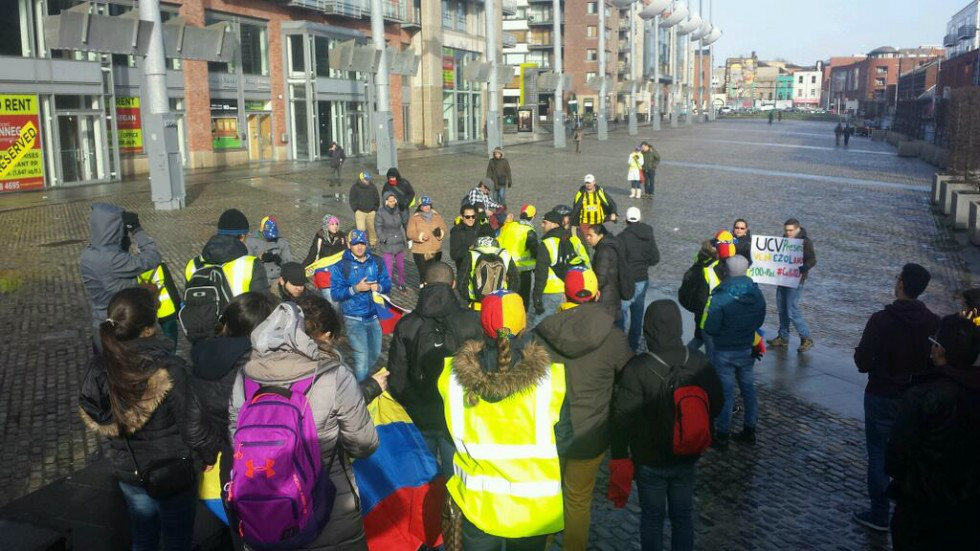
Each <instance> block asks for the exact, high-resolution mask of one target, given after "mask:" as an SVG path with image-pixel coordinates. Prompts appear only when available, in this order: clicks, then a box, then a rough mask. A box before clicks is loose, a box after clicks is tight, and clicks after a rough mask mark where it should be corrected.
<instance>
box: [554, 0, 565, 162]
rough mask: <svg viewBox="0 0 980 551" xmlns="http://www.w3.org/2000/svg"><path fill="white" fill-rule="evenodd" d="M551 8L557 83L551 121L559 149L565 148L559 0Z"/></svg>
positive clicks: (555, 0) (556, 146) (563, 76)
mask: <svg viewBox="0 0 980 551" xmlns="http://www.w3.org/2000/svg"><path fill="white" fill-rule="evenodd" d="M551 8H552V12H553V13H552V18H553V21H552V31H551V34H552V38H551V40H552V41H553V45H552V49H553V51H554V57H555V62H554V71H555V76H556V77H558V82H557V83H556V84H555V96H554V98H555V99H554V102H553V103H552V105H553V109H552V114H551V119H552V124H553V125H554V130H553V134H554V140H555V148H556V149H560V148H564V147H565V120H564V116H565V109H564V108H563V107H562V103H563V100H564V97H563V96H564V93H565V82H564V78H565V75H564V74H563V73H562V63H561V54H562V52H561V19H562V17H561V0H551Z"/></svg>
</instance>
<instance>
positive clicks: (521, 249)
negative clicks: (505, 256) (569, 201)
mask: <svg viewBox="0 0 980 551" xmlns="http://www.w3.org/2000/svg"><path fill="white" fill-rule="evenodd" d="M536 212H537V211H536V209H535V208H534V205H529V204H525V205H524V206H523V207H521V214H520V218H519V219H518V220H513V219H512V217H511V216H510V215H508V216H507V222H506V223H504V225H503V226H501V227H500V234H499V235H497V242H498V243H500V246H501V247H503V248H504V249H507V252H509V253H510V257H511V258H512V259H514V264H515V265H516V266H517V271H518V273H519V274H520V279H521V282H520V287H519V288H518V290H517V292H518V293H519V294H520V295H521V299H523V300H524V305H525V306H527V307H530V306H531V276H532V275H533V274H534V267H535V265H536V263H537V256H538V234H537V233H535V232H534V226H533V225H532V224H531V221H532V220H534V214H535V213H536Z"/></svg>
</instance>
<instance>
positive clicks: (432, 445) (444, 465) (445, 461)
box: [422, 430, 456, 480]
mask: <svg viewBox="0 0 980 551" xmlns="http://www.w3.org/2000/svg"><path fill="white" fill-rule="evenodd" d="M422 439H423V440H425V444H426V445H427V446H429V451H431V452H432V456H433V457H435V458H436V463H437V464H438V465H439V474H441V475H442V476H444V477H446V480H449V477H451V476H453V456H454V455H456V444H454V443H453V440H452V438H450V437H449V435H448V434H446V433H445V432H443V431H431V430H426V431H422Z"/></svg>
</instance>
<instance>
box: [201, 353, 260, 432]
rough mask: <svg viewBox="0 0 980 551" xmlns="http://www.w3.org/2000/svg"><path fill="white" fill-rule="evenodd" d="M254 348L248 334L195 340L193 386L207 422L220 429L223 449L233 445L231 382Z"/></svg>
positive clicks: (217, 429)
mask: <svg viewBox="0 0 980 551" xmlns="http://www.w3.org/2000/svg"><path fill="white" fill-rule="evenodd" d="M251 349H252V344H251V342H250V341H249V338H248V337H211V338H207V339H201V340H199V341H197V342H195V343H194V345H193V347H192V348H191V378H190V385H191V390H193V391H194V394H195V395H196V396H197V398H198V400H200V402H201V407H202V408H204V412H205V413H206V414H207V418H208V422H209V423H211V426H213V427H215V430H216V431H218V432H219V434H220V437H221V442H222V448H223V449H230V444H229V441H228V430H227V427H228V401H229V400H231V386H232V385H233V384H234V383H235V376H236V375H238V370H239V369H241V367H242V366H243V365H245V362H246V361H248V352H249V351H250V350H251Z"/></svg>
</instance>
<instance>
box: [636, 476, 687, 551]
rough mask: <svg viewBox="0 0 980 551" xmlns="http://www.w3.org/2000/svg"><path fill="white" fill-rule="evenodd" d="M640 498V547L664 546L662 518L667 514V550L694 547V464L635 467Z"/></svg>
mask: <svg viewBox="0 0 980 551" xmlns="http://www.w3.org/2000/svg"><path fill="white" fill-rule="evenodd" d="M636 491H637V493H638V494H639V497H640V549H642V550H643V551H660V550H661V549H663V548H664V519H665V518H667V517H668V516H669V517H670V549H671V551H690V550H692V549H694V464H693V463H690V464H686V465H673V466H670V467H654V466H652V465H637V466H636Z"/></svg>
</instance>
